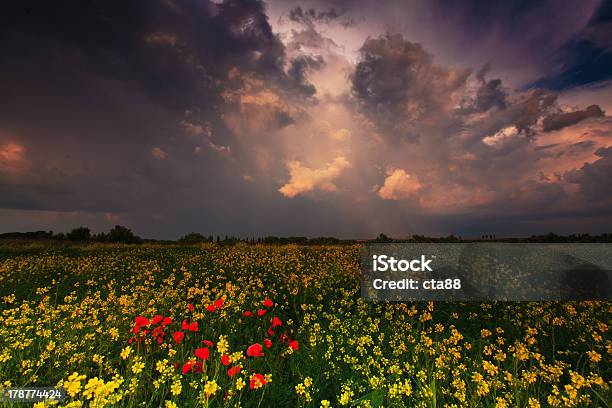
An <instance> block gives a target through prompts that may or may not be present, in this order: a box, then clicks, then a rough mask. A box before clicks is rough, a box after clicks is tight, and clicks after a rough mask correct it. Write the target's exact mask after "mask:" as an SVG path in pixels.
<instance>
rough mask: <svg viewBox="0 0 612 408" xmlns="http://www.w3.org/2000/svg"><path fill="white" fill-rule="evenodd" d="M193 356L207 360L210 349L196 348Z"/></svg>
mask: <svg viewBox="0 0 612 408" xmlns="http://www.w3.org/2000/svg"><path fill="white" fill-rule="evenodd" d="M195 356H196V357H197V358H199V359H201V360H208V357H209V356H210V350H208V348H207V347H201V348H197V349H195Z"/></svg>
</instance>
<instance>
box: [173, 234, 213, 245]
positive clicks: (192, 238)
mask: <svg viewBox="0 0 612 408" xmlns="http://www.w3.org/2000/svg"><path fill="white" fill-rule="evenodd" d="M178 242H179V243H181V244H200V243H202V242H208V238H206V237H205V236H204V235H202V234H199V233H197V232H192V233H190V234H187V235H185V236H183V237H181V238H179V239H178Z"/></svg>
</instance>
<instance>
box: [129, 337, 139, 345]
mask: <svg viewBox="0 0 612 408" xmlns="http://www.w3.org/2000/svg"><path fill="white" fill-rule="evenodd" d="M135 341H138V339H137V338H136V337H131V338H130V339H129V340H128V344H132V343H133V342H135Z"/></svg>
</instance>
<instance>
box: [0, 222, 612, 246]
mask: <svg viewBox="0 0 612 408" xmlns="http://www.w3.org/2000/svg"><path fill="white" fill-rule="evenodd" d="M0 239H4V240H15V239H16V240H32V241H38V240H53V241H72V242H108V243H124V244H142V243H146V242H155V243H179V244H184V245H193V244H202V243H216V244H218V245H235V244H238V243H244V244H252V245H254V244H270V245H287V244H297V245H351V244H355V243H358V242H374V243H459V242H482V241H487V242H508V243H571V242H583V243H597V242H605V243H611V242H612V234H600V235H590V234H572V235H557V234H554V233H552V232H551V233H548V234H545V235H531V236H530V237H524V238H497V237H496V235H494V234H486V235H482V236H481V237H479V238H467V239H466V238H462V237H461V236H455V235H448V236H446V237H428V236H425V235H412V236H410V237H408V238H391V237H389V236H387V235H385V234H382V233H381V234H379V235H378V236H377V237H376V238H374V239H363V240H355V239H339V238H336V237H316V238H308V237H302V236H292V237H277V236H263V237H246V238H245V237H236V236H227V235H226V236H224V237H221V236H220V235H216V236H213V235H203V234H200V233H197V232H191V233H189V234H186V235H184V236H182V237H181V238H179V239H178V240H176V241H172V240H154V239H145V238H141V237H139V236H137V235H136V234H134V232H132V230H131V229H129V228H127V227H124V226H122V225H115V227H113V228H112V229H111V230H110V231H109V232H107V233H105V232H100V233H96V234H92V232H91V230H90V229H89V228H88V227H78V228H74V229H72V230H71V231H70V232H68V233H57V234H56V233H53V231H31V232H7V233H2V234H0Z"/></svg>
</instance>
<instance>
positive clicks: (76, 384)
mask: <svg viewBox="0 0 612 408" xmlns="http://www.w3.org/2000/svg"><path fill="white" fill-rule="evenodd" d="M84 379H85V376H84V375H79V374H78V373H76V372H74V373H72V374H71V375H70V376H69V377H68V381H64V382H63V384H62V387H64V389H65V390H66V393H67V394H68V395H69V396H71V397H74V396H75V395H77V394H78V393H79V392H81V381H82V380H84Z"/></svg>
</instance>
